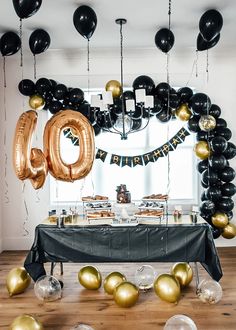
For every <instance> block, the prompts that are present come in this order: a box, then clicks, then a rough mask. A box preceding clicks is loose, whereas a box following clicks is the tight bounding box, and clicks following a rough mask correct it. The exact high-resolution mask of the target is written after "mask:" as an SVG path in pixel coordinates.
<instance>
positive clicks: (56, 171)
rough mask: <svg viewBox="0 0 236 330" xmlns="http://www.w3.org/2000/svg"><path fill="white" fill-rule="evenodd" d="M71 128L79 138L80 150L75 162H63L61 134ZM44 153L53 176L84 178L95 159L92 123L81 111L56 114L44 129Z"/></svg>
mask: <svg viewBox="0 0 236 330" xmlns="http://www.w3.org/2000/svg"><path fill="white" fill-rule="evenodd" d="M67 128H70V129H71V130H73V133H74V134H75V135H76V136H77V137H78V138H79V147H80V152H79V156H78V159H77V161H76V162H75V163H73V164H66V163H65V162H63V160H62V158H61V153H60V135H61V132H62V131H63V130H64V129H67ZM43 142H44V154H45V156H46V158H47V161H48V168H49V171H50V173H51V174H52V176H54V178H56V179H58V180H62V181H74V180H78V179H82V178H83V177H85V176H86V175H87V174H88V173H89V172H90V170H91V168H92V165H93V161H94V150H95V147H94V132H93V128H92V126H91V124H90V123H89V121H88V120H87V118H86V117H84V116H83V115H82V114H81V113H79V112H76V111H73V110H64V111H60V112H58V113H57V114H55V115H54V116H53V117H52V118H51V119H50V120H49V121H48V122H47V124H46V126H45V129H44V136H43Z"/></svg>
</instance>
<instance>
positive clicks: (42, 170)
mask: <svg viewBox="0 0 236 330" xmlns="http://www.w3.org/2000/svg"><path fill="white" fill-rule="evenodd" d="M37 117H38V115H37V113H36V112H35V111H33V110H29V111H26V112H24V113H23V114H22V115H21V116H20V118H19V119H18V122H17V125H16V129H15V136H14V141H13V166H14V170H15V173H16V176H17V177H18V178H19V179H20V180H25V179H30V181H31V183H32V185H33V187H34V189H39V188H41V187H42V186H43V184H44V182H45V179H46V176H47V171H48V165H47V160H46V158H45V156H44V154H43V152H42V151H41V150H40V149H36V148H33V149H31V139H32V135H33V132H34V130H35V127H36V124H37Z"/></svg>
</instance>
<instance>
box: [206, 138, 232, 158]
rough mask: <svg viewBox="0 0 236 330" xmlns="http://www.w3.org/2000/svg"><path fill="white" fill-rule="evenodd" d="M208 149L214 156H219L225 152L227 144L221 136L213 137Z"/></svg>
mask: <svg viewBox="0 0 236 330" xmlns="http://www.w3.org/2000/svg"><path fill="white" fill-rule="evenodd" d="M229 143H230V142H229ZM210 147H211V150H212V151H213V152H214V153H215V154H221V153H222V152H224V151H226V149H227V147H228V142H227V140H226V139H225V138H223V137H222V136H215V137H214V138H212V139H211V141H210Z"/></svg>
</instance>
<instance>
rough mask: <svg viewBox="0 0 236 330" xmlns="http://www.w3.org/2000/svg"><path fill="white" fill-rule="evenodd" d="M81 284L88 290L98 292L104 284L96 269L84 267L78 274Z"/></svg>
mask: <svg viewBox="0 0 236 330" xmlns="http://www.w3.org/2000/svg"><path fill="white" fill-rule="evenodd" d="M78 280H79V282H80V284H81V285H82V286H83V287H85V288H86V289H88V290H98V289H99V288H100V286H101V284H102V275H101V273H100V272H99V270H98V269H97V268H96V267H93V266H84V267H82V268H81V269H80V271H79V273H78Z"/></svg>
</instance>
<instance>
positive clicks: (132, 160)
mask: <svg viewBox="0 0 236 330" xmlns="http://www.w3.org/2000/svg"><path fill="white" fill-rule="evenodd" d="M188 135H190V133H189V132H188V131H187V130H186V129H185V128H183V127H182V128H181V129H180V130H179V131H178V132H177V133H176V134H175V136H173V137H172V138H171V139H170V140H169V141H168V142H166V143H165V144H163V145H162V146H161V147H158V148H157V149H154V150H153V151H150V152H148V153H145V154H143V155H137V156H121V155H116V154H109V153H108V152H107V151H105V150H102V149H97V153H96V159H100V160H101V161H102V162H105V160H106V158H107V155H110V164H116V165H118V166H120V167H124V166H129V167H135V166H137V165H141V166H143V165H145V166H146V165H147V164H148V163H150V162H152V163H153V162H156V161H157V160H158V158H160V157H165V156H167V155H168V153H169V151H174V150H175V149H176V148H177V146H178V145H179V144H181V143H183V142H184V140H185V138H186V136H188Z"/></svg>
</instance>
